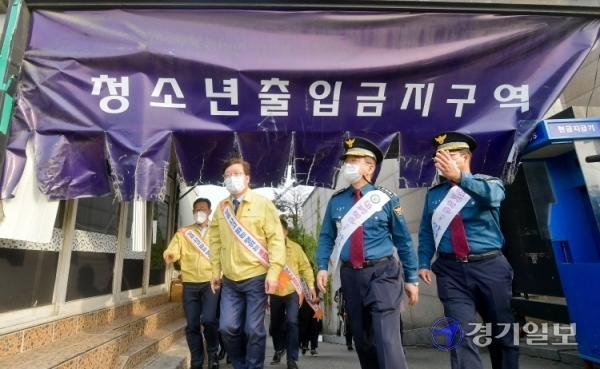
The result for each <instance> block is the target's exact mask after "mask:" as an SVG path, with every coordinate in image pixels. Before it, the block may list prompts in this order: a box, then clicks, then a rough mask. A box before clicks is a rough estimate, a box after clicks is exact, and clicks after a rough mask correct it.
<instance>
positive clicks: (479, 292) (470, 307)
mask: <svg viewBox="0 0 600 369" xmlns="http://www.w3.org/2000/svg"><path fill="white" fill-rule="evenodd" d="M431 271H433V272H434V273H435V275H436V278H437V289H438V296H439V298H440V300H441V302H442V304H443V305H444V313H445V315H446V317H448V318H452V319H455V320H457V321H458V322H460V324H461V326H462V328H463V331H464V332H465V337H464V338H463V339H462V341H461V342H460V344H459V345H458V346H457V347H456V348H455V349H454V350H451V351H450V355H451V363H452V369H482V368H483V364H482V362H481V358H480V357H479V350H478V348H477V345H475V343H474V342H473V336H467V334H468V333H471V332H473V330H474V328H475V326H474V325H471V324H472V323H475V318H476V315H477V313H479V315H481V318H482V319H483V321H484V323H491V324H492V332H491V337H490V338H492V341H491V344H490V345H489V346H488V349H489V352H490V358H491V360H492V368H493V369H517V368H518V367H519V347H518V346H517V345H515V343H514V326H513V325H512V323H514V316H513V313H512V310H511V308H510V300H511V297H512V277H513V270H512V268H511V266H510V264H509V263H508V261H507V260H506V258H505V257H504V256H502V255H500V256H498V257H496V258H494V259H488V260H483V261H477V262H472V263H459V262H456V261H454V260H447V259H442V258H438V259H437V260H436V261H435V262H434V263H433V265H432V267H431ZM499 323H500V324H502V325H499ZM506 324H510V329H509V330H508V332H506V333H505V332H504V330H505V327H506ZM501 333H505V335H504V336H503V337H501V338H494V337H496V336H499V335H500V334H501ZM481 334H483V333H481V332H480V333H477V334H476V335H481Z"/></svg>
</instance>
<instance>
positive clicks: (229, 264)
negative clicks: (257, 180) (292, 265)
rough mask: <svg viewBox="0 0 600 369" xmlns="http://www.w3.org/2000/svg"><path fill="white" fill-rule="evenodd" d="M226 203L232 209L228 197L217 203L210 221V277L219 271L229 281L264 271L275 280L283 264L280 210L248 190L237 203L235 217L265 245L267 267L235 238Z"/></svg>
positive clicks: (254, 275)
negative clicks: (222, 209)
mask: <svg viewBox="0 0 600 369" xmlns="http://www.w3.org/2000/svg"><path fill="white" fill-rule="evenodd" d="M225 203H229V204H230V206H231V207H232V209H233V204H232V202H231V197H227V198H226V199H225V200H223V201H221V202H220V203H219V206H217V209H216V210H215V215H214V216H213V220H212V222H211V224H210V245H211V247H210V256H211V263H212V275H213V277H220V276H221V272H223V274H224V275H225V276H226V277H227V278H228V279H231V280H232V281H242V280H245V279H248V278H252V277H256V276H259V275H262V274H265V273H266V274H267V279H270V280H277V278H278V276H279V273H281V270H282V268H283V265H284V264H285V237H284V235H283V230H282V229H281V223H280V221H279V213H278V211H277V208H275V205H273V202H272V201H271V200H269V199H267V198H266V197H264V196H261V195H258V194H256V193H254V192H252V190H250V189H248V191H247V192H246V194H245V195H244V199H243V200H242V203H241V204H240V205H239V209H238V214H237V216H236V217H237V219H238V220H239V221H240V223H241V224H242V225H243V226H244V227H245V228H246V229H247V230H248V231H249V232H251V233H252V235H254V237H256V239H257V240H258V241H259V242H260V243H261V244H262V245H263V246H265V247H266V248H267V250H268V252H269V262H270V266H269V268H268V269H267V268H266V267H264V266H263V265H262V264H261V263H260V261H258V259H257V258H256V257H255V256H254V255H253V254H252V253H251V252H250V251H249V250H247V249H246V247H245V246H244V245H242V244H240V242H238V241H237V238H235V237H234V236H233V234H232V232H231V228H229V225H227V222H226V220H225V217H224V216H223V212H222V211H221V206H222V204H225Z"/></svg>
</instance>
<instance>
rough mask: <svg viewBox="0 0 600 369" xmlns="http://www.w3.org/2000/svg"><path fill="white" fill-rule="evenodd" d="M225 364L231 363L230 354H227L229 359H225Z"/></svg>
mask: <svg viewBox="0 0 600 369" xmlns="http://www.w3.org/2000/svg"><path fill="white" fill-rule="evenodd" d="M225 364H231V360H229V356H227V360H225Z"/></svg>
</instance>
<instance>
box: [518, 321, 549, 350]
mask: <svg viewBox="0 0 600 369" xmlns="http://www.w3.org/2000/svg"><path fill="white" fill-rule="evenodd" d="M538 330H539V327H538V325H537V324H535V323H533V322H528V323H526V324H525V325H524V326H523V332H525V333H526V334H527V339H526V341H527V344H528V345H532V346H536V345H537V346H541V345H544V344H545V343H547V342H548V323H542V334H534V333H537V331H538Z"/></svg>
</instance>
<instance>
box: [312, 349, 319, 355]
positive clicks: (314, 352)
mask: <svg viewBox="0 0 600 369" xmlns="http://www.w3.org/2000/svg"><path fill="white" fill-rule="evenodd" d="M310 355H311V356H319V353H318V352H317V350H310Z"/></svg>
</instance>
